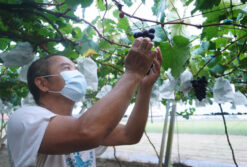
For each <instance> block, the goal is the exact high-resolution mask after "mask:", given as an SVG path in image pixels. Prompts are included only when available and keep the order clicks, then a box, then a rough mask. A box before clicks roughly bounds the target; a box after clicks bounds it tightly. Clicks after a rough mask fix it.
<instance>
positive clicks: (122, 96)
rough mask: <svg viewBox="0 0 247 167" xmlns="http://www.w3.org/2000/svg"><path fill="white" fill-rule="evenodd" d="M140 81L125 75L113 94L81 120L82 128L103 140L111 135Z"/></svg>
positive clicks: (101, 101) (95, 105)
mask: <svg viewBox="0 0 247 167" xmlns="http://www.w3.org/2000/svg"><path fill="white" fill-rule="evenodd" d="M140 79H141V78H140V77H139V76H135V75H133V74H128V73H125V74H124V75H123V76H122V78H121V79H120V80H119V81H118V83H117V84H116V86H115V87H114V88H113V89H112V91H111V92H109V93H108V94H107V95H106V96H105V97H103V98H102V99H100V100H99V101H98V102H97V103H96V104H94V105H93V106H92V107H91V108H90V109H89V110H88V111H87V112H85V113H84V114H83V115H82V116H81V117H80V118H79V119H80V122H81V126H83V127H82V128H87V130H88V131H91V132H94V133H95V135H97V136H99V137H102V138H103V137H105V136H107V135H109V134H110V133H111V131H112V130H113V129H114V128H115V127H116V126H117V124H118V123H119V121H120V120H121V118H122V116H123V115H124V113H125V111H126V109H127V107H128V105H129V103H130V101H131V99H132V97H133V95H134V93H135V91H136V88H137V86H138V84H139V82H140Z"/></svg>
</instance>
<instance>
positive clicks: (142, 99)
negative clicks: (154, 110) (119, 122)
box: [125, 87, 152, 140]
mask: <svg viewBox="0 0 247 167" xmlns="http://www.w3.org/2000/svg"><path fill="white" fill-rule="evenodd" d="M151 91H152V87H149V88H144V87H140V90H139V91H138V94H137V98H136V103H135V106H134V108H133V111H132V113H131V115H130V118H129V120H128V122H127V124H126V126H125V133H126V135H127V136H128V137H129V138H131V139H133V140H139V139H140V138H141V136H142V134H143V131H144V129H145V126H146V122H147V118H148V111H149V101H150V96H151Z"/></svg>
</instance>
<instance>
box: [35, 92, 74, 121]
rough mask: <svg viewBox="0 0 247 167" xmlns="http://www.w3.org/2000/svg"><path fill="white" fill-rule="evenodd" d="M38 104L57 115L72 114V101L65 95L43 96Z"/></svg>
mask: <svg viewBox="0 0 247 167" xmlns="http://www.w3.org/2000/svg"><path fill="white" fill-rule="evenodd" d="M39 102H40V106H41V107H44V108H47V109H48V110H50V111H51V112H53V113H55V114H58V115H67V116H69V115H72V110H73V107H74V104H75V103H74V102H73V101H71V100H69V99H67V98H65V97H61V96H59V97H57V96H56V97H53V96H44V97H42V98H40V100H39Z"/></svg>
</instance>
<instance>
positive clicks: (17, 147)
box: [7, 106, 56, 167]
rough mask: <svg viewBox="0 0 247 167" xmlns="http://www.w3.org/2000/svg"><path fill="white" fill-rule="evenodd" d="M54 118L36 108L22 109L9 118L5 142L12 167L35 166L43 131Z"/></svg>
mask: <svg viewBox="0 0 247 167" xmlns="http://www.w3.org/2000/svg"><path fill="white" fill-rule="evenodd" d="M54 116H56V114H54V113H52V112H50V111H49V110H47V109H45V108H42V107H38V106H32V107H31V106H30V107H23V108H21V109H19V110H17V111H16V112H15V113H14V114H13V115H12V116H11V118H10V120H9V121H8V129H7V140H8V147H9V151H10V154H11V158H12V160H13V162H14V166H18V167H19V166H35V163H36V158H37V154H38V150H39V147H40V144H41V142H42V139H43V136H44V134H45V130H46V128H47V126H48V124H49V121H50V119H51V118H52V117H54Z"/></svg>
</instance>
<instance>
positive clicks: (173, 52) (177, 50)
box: [160, 36, 190, 78]
mask: <svg viewBox="0 0 247 167" xmlns="http://www.w3.org/2000/svg"><path fill="white" fill-rule="evenodd" d="M160 49H161V52H162V55H163V64H162V66H163V68H164V69H165V70H167V69H168V68H171V73H172V75H173V77H175V78H177V77H179V76H180V74H181V73H182V72H183V71H184V70H185V63H186V62H187V60H188V59H189V55H190V41H189V39H187V38H185V37H183V36H174V37H173V46H170V44H169V43H168V42H166V43H161V45H160Z"/></svg>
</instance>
